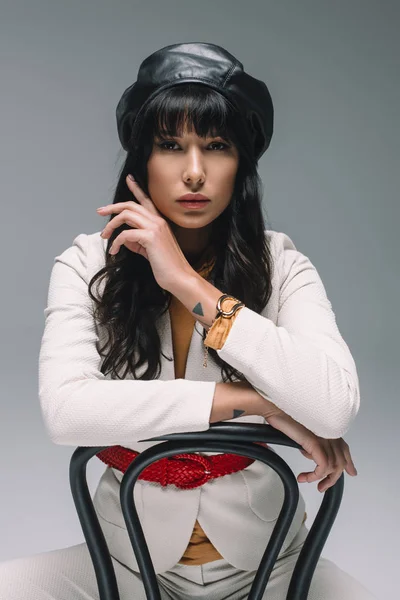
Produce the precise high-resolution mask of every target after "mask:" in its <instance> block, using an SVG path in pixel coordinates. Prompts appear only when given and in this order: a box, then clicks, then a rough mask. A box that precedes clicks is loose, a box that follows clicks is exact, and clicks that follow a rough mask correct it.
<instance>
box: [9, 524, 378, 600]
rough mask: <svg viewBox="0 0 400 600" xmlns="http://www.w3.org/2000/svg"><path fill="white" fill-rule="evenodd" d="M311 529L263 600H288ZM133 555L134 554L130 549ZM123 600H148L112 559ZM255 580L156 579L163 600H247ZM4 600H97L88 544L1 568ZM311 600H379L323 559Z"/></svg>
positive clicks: (222, 574) (135, 576) (193, 573)
mask: <svg viewBox="0 0 400 600" xmlns="http://www.w3.org/2000/svg"><path fill="white" fill-rule="evenodd" d="M307 533H308V529H307V527H306V526H305V524H303V525H302V527H301V528H300V530H299V532H298V533H297V535H296V536H295V538H294V540H293V542H292V543H291V544H290V546H289V547H288V548H287V550H286V551H285V552H284V553H283V554H282V555H281V556H280V557H279V558H278V560H277V561H276V563H275V566H274V569H273V571H272V573H271V576H270V579H269V582H268V584H267V587H266V590H265V594H264V596H263V598H265V600H266V599H267V598H268V600H285V599H286V593H287V590H288V587H289V582H290V577H291V574H292V572H293V568H294V565H295V563H296V560H297V557H298V555H299V553H300V550H301V548H302V546H303V543H304V539H305V538H306V536H307ZM132 552H133V550H132ZM112 561H113V565H114V569H115V574H116V578H117V584H118V589H119V593H120V600H146V595H145V591H144V587H143V584H142V578H141V576H140V574H139V573H137V572H135V571H132V570H131V569H129V568H128V567H126V566H125V565H123V564H121V563H120V562H118V561H117V560H115V559H114V558H113V559H112ZM254 576H255V572H254V571H242V570H240V569H236V568H235V567H233V566H232V565H230V564H229V563H228V562H227V561H226V560H224V559H221V560H216V561H213V562H209V563H206V564H204V565H198V566H188V565H182V564H179V563H178V564H176V565H175V566H174V567H173V568H172V569H170V570H169V571H166V572H165V573H159V574H158V575H157V580H158V582H159V586H160V592H161V597H162V600H171V599H172V600H195V599H199V600H200V599H202V600H205V599H207V600H225V599H228V598H229V599H231V600H246V599H247V597H248V594H249V592H250V588H251V584H252V582H253V579H254ZM0 600H99V593H98V588H97V582H96V577H95V572H94V568H93V564H92V561H91V558H90V554H89V551H88V549H87V546H86V544H85V543H82V544H77V545H75V546H69V547H67V548H61V549H58V550H51V551H49V552H43V553H40V554H34V555H32V556H27V557H24V558H17V559H13V560H9V561H5V562H2V563H0ZM308 600H377V598H376V596H374V595H373V594H372V593H371V592H369V591H368V590H367V589H366V588H365V587H364V586H363V585H362V584H361V583H360V582H358V581H357V580H356V579H354V578H353V577H352V576H351V575H349V574H348V573H347V572H345V571H343V570H342V569H341V568H339V567H338V566H337V565H336V564H335V563H333V562H332V561H331V560H328V559H326V558H324V557H323V556H321V557H320V559H319V561H318V564H317V567H316V569H315V571H314V576H313V579H312V581H311V586H310V590H309V595H308Z"/></svg>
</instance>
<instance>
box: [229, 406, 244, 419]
mask: <svg viewBox="0 0 400 600" xmlns="http://www.w3.org/2000/svg"><path fill="white" fill-rule="evenodd" d="M245 412H246V411H245V410H240V409H239V410H238V409H236V408H234V409H233V417H232V418H233V419H236V418H237V417H240V415H242V414H243V413H245Z"/></svg>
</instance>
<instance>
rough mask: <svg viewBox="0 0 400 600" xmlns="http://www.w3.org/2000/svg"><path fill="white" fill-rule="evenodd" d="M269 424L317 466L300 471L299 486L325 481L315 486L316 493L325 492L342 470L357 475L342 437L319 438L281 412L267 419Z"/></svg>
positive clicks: (347, 446)
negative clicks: (297, 446) (299, 447)
mask: <svg viewBox="0 0 400 600" xmlns="http://www.w3.org/2000/svg"><path fill="white" fill-rule="evenodd" d="M268 423H269V424H270V425H272V427H274V429H278V430H279V431H282V433H284V434H285V435H287V436H288V437H289V438H290V439H292V440H294V441H295V442H297V443H298V444H300V445H301V446H302V448H301V449H300V452H301V453H302V454H303V456H305V457H306V458H309V459H312V460H314V461H315V463H316V464H317V466H316V468H315V469H314V471H311V472H302V473H300V474H299V475H298V476H297V481H298V482H299V483H304V482H308V483H311V482H312V481H317V480H318V479H322V478H324V479H322V481H320V483H319V484H318V486H317V487H318V491H320V492H325V491H326V490H327V489H328V488H329V487H332V486H333V485H334V484H335V483H336V482H337V480H338V479H339V477H340V476H341V474H342V473H343V470H345V471H346V472H347V473H348V474H349V475H352V476H353V477H354V476H355V475H357V470H356V468H355V466H354V463H353V459H352V458H351V455H350V448H349V445H348V444H347V443H346V442H345V441H344V439H343V438H335V439H325V438H322V437H319V436H318V435H315V433H313V432H312V431H310V430H309V429H307V428H306V427H304V425H301V424H300V423H298V421H295V420H294V419H293V418H292V417H290V416H289V415H288V414H286V413H284V412H282V411H280V412H279V413H277V414H274V415H271V416H270V417H268Z"/></svg>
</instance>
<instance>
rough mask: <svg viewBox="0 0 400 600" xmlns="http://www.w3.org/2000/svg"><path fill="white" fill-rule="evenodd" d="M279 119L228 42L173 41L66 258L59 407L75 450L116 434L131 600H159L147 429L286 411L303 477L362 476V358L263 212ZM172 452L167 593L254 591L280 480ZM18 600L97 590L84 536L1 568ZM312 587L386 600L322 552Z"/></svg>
mask: <svg viewBox="0 0 400 600" xmlns="http://www.w3.org/2000/svg"><path fill="white" fill-rule="evenodd" d="M272 124H273V106H272V101H271V98H270V95H269V92H268V89H267V87H266V86H265V84H264V83H263V82H261V81H259V80H257V79H254V78H253V77H251V76H250V75H248V74H246V73H245V72H244V70H243V65H242V64H241V63H240V62H239V61H238V60H237V59H236V58H235V57H233V56H232V55H231V54H230V53H228V52H227V51H226V50H224V49H223V48H220V47H219V46H215V45H213V44H204V43H196V44H174V45H172V46H167V47H166V48H162V49H161V50H159V51H157V52H155V53H154V54H152V55H151V56H149V57H148V58H147V59H146V60H145V61H144V62H143V63H142V65H141V67H140V69H139V73H138V79H137V81H136V82H135V84H133V85H132V86H130V87H129V88H128V89H127V90H125V92H124V94H123V96H122V98H121V100H120V102H119V104H118V107H117V125H118V133H119V137H120V140H121V143H122V146H123V148H124V149H125V150H126V151H127V156H126V161H125V164H124V166H123V168H122V171H121V173H120V177H119V181H118V184H117V187H116V192H115V196H114V200H113V203H112V204H110V205H108V206H106V207H103V208H100V209H98V212H99V214H100V215H102V216H104V217H109V220H108V223H107V225H106V226H105V228H104V230H103V232H102V233H101V234H99V233H95V234H89V235H87V234H80V235H78V236H77V237H76V238H75V239H74V241H73V244H72V246H71V247H69V248H67V249H66V250H65V251H64V252H63V253H62V254H61V255H60V256H57V257H56V259H55V264H54V267H53V271H52V274H51V279H50V286H49V296H48V306H47V308H46V310H45V318H46V324H45V331H44V335H43V339H42V345H41V351H40V359H39V396H40V401H41V406H42V412H43V417H44V420H45V423H46V426H47V429H48V431H49V435H50V436H51V439H52V440H53V441H54V442H55V443H57V444H63V445H71V446H78V445H81V446H113V448H112V449H110V450H105V451H103V452H102V453H101V454H100V455H99V458H101V460H103V461H104V462H105V463H106V464H107V465H108V466H107V468H106V469H105V471H104V474H103V475H102V477H101V480H100V483H99V485H98V488H97V490H96V494H95V498H94V503H95V507H96V511H97V514H98V517H99V519H100V522H101V524H102V528H103V531H104V533H105V536H106V539H107V542H108V545H109V548H110V552H111V555H112V559H113V564H114V568H115V571H116V576H117V581H118V586H119V590H120V595H121V600H125V599H128V598H129V599H130V598H134V599H136V600H138V599H140V598H145V594H144V588H143V585H142V580H141V576H140V573H139V569H138V566H137V563H136V561H135V558H134V556H133V553H132V548H131V545H130V541H129V538H128V535H127V532H126V529H125V524H124V520H123V517H122V513H121V509H120V504H119V486H120V482H121V478H122V475H123V472H124V471H125V469H126V467H127V465H128V464H129V463H130V462H131V460H133V459H134V457H135V455H136V454H135V453H137V452H142V451H143V450H144V449H145V448H148V447H150V446H152V445H153V444H154V442H146V441H144V440H146V439H149V438H151V437H155V436H158V435H163V434H167V433H174V432H187V431H202V430H206V429H208V427H209V424H210V423H213V422H217V421H224V420H230V419H235V420H236V421H247V422H253V423H265V422H268V423H269V424H271V426H273V427H275V428H277V429H279V430H281V431H283V432H284V433H286V434H287V435H289V436H290V437H292V439H294V440H295V441H296V442H298V443H299V444H300V445H301V446H302V453H303V454H304V456H306V457H308V458H310V459H313V460H314V461H315V462H316V464H317V466H316V468H315V470H314V471H313V472H311V473H301V474H300V475H299V476H298V481H299V482H304V481H309V482H311V481H317V480H321V481H320V482H319V484H318V489H319V490H320V491H321V492H322V491H324V490H326V489H327V488H328V487H330V486H331V485H333V484H334V483H335V482H336V481H337V479H338V478H339V477H340V475H341V474H342V472H343V470H344V469H345V470H346V471H347V473H348V474H350V475H356V470H355V467H354V464H353V461H352V459H351V456H350V452H349V447H348V445H347V444H346V442H344V440H343V439H342V437H341V436H342V435H343V434H344V432H345V431H347V429H348V428H349V426H350V424H351V422H352V421H353V419H354V418H355V416H356V414H357V411H358V408H359V385H358V379H357V371H356V367H355V364H354V360H353V358H352V356H351V354H350V351H349V348H348V347H347V345H346V343H345V342H344V340H343V339H342V337H341V335H340V333H339V330H338V328H337V325H336V321H335V317H334V313H333V311H332V308H331V305H330V302H329V300H328V299H327V297H326V294H325V290H324V287H323V284H322V282H321V280H320V278H319V275H318V273H317V271H316V269H315V267H314V266H313V265H312V263H311V262H310V261H309V259H308V258H307V257H306V256H304V255H303V254H301V253H300V252H299V251H297V249H296V248H295V246H294V244H293V242H292V241H291V239H290V238H289V237H288V236H287V235H286V234H284V233H278V232H273V231H271V230H268V229H267V230H266V229H265V226H264V222H263V216H262V210H261V190H260V188H261V186H260V180H259V177H258V174H257V162H258V159H259V158H260V156H261V155H262V154H263V153H264V152H265V150H266V149H267V148H268V146H269V143H270V140H271V136H272V129H273V127H272ZM198 194H201V196H202V197H205V199H204V198H203V202H201V199H202V198H201V197H199V196H198ZM187 195H188V196H189V200H192V202H197V204H191V203H190V202H189V203H188V201H186V203H185V202H184V199H185V198H184V199H183V198H182V197H186V196H187ZM186 200H187V198H186ZM95 284H96V287H97V289H96V290H95V289H94V288H95ZM199 329H200V330H201V329H202V331H200V330H199ZM203 350H204V351H205V354H204V360H203ZM207 352H208V356H207ZM156 443H157V442H156ZM165 460H168V470H166V469H165V470H164V471H162V470H160V469H158V471H157V469H151V468H150V467H149V468H148V469H146V470H145V471H144V472H143V473H142V475H143V477H142V478H141V479H140V480H139V481H138V482H137V484H136V485H135V491H134V493H135V501H136V506H137V509H138V513H139V517H140V521H141V523H142V526H143V530H144V534H145V537H146V541H147V543H148V546H149V550H150V554H151V558H152V560H153V564H154V567H155V571H156V573H157V577H158V581H159V585H160V589H161V593H162V597H163V598H176V599H178V598H189V597H191V598H210V599H215V600H217V599H221V600H222V598H232V599H236V600H241V599H244V598H247V596H248V593H249V591H250V587H251V584H252V581H253V578H254V574H255V571H256V569H257V568H258V565H259V562H260V559H261V556H262V554H263V552H264V550H265V546H266V543H267V540H268V536H269V535H270V534H271V532H272V530H273V528H274V525H275V522H276V519H277V517H278V515H279V512H280V509H281V505H282V500H283V486H282V484H281V481H280V479H279V478H278V476H277V475H276V473H275V472H274V471H273V470H272V469H271V468H269V467H267V466H266V465H264V464H262V463H260V462H259V461H251V460H248V459H245V458H244V457H238V456H236V455H228V454H218V453H202V455H201V456H200V454H199V453H196V454H193V455H192V457H191V458H187V459H186V460H183V457H181V458H179V457H178V458H176V457H175V458H170V459H165ZM193 462H194V463H195V464H198V463H201V466H202V470H200V476H199V475H197V478H196V476H193ZM189 463H190V464H189ZM163 464H164V465H165V464H166V463H165V461H164V463H163ZM145 473H146V476H145ZM305 516H306V515H305V513H304V500H303V498H302V496H300V501H299V503H298V507H297V511H296V514H295V516H294V519H293V522H292V524H291V527H290V529H289V531H288V534H287V537H286V539H285V542H284V544H283V546H282V548H281V552H280V554H279V557H278V560H277V561H276V564H275V567H274V570H273V572H272V574H271V577H270V580H269V582H268V585H267V588H266V596H265V597H268V598H269V599H270V600H283V599H284V598H285V597H286V592H287V589H288V585H289V582H290V576H291V573H292V570H293V567H294V564H295V562H296V559H297V556H298V554H299V552H300V550H301V548H302V545H303V542H304V539H305V537H306V535H307V532H308V529H307V528H306V526H305V524H304V520H305ZM0 597H1V598H4V599H6V598H7V600H14V599H17V598H18V600H19V599H20V598H24V600H45V599H46V600H47V599H49V598H53V599H57V600H61V599H63V600H83V599H86V600H87V599H89V598H90V599H94V598H98V592H97V585H96V580H95V575H94V570H93V566H92V563H91V560H90V557H89V554H88V551H87V547H86V544H78V545H76V546H72V547H69V548H62V549H58V550H53V551H51V552H45V553H42V554H38V555H35V556H30V557H26V558H22V559H16V560H13V561H8V562H5V563H3V564H2V565H0ZM309 598H310V600H311V599H312V600H339V599H340V600H346V599H348V600H350V599H351V600H357V599H359V600H367V599H371V598H373V596H372V595H371V594H370V593H369V592H368V591H367V590H366V589H365V588H364V587H363V586H362V585H361V584H360V583H359V582H358V581H356V580H355V579H354V578H353V577H351V576H350V575H349V574H347V573H346V572H344V571H343V570H341V569H340V568H339V567H338V566H337V565H335V564H334V563H333V562H331V561H329V560H327V559H325V558H323V557H321V558H320V560H319V563H318V565H317V568H316V570H315V573H314V577H313V580H312V583H311V587H310V592H309Z"/></svg>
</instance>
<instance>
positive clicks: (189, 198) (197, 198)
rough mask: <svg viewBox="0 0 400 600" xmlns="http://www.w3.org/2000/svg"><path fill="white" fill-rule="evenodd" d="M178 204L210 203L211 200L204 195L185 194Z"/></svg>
mask: <svg viewBox="0 0 400 600" xmlns="http://www.w3.org/2000/svg"><path fill="white" fill-rule="evenodd" d="M178 202H210V198H207V196H203V194H185V195H184V196H181V197H180V198H178Z"/></svg>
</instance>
